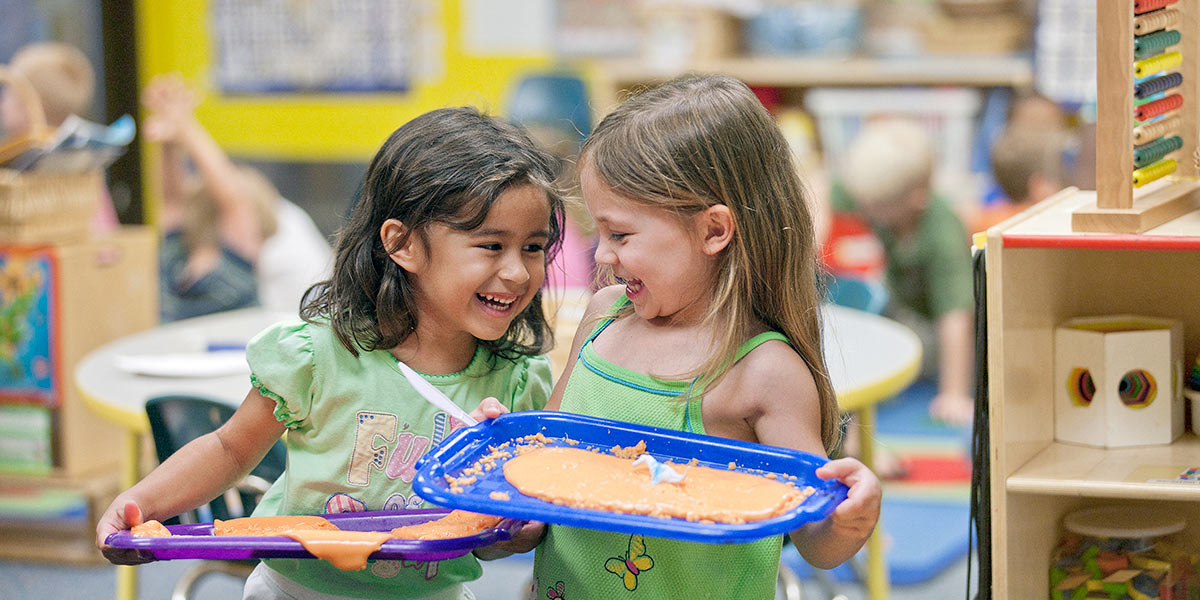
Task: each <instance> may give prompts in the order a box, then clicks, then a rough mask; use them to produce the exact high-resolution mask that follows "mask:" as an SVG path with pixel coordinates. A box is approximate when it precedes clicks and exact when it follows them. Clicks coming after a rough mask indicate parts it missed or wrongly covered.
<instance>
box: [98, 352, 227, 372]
mask: <svg viewBox="0 0 1200 600" xmlns="http://www.w3.org/2000/svg"><path fill="white" fill-rule="evenodd" d="M113 363H114V364H115V365H116V367H117V368H118V369H120V370H122V371H125V372H127V373H133V374H135V375H150V376H153V377H221V376H224V375H237V374H240V373H249V372H250V367H249V366H247V365H246V351H245V350H221V351H217V352H188V353H179V354H137V355H120V356H116V357H114V358H113Z"/></svg>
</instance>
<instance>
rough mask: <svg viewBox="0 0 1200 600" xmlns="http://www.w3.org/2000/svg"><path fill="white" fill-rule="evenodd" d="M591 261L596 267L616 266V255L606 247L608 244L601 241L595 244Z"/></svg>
mask: <svg viewBox="0 0 1200 600" xmlns="http://www.w3.org/2000/svg"><path fill="white" fill-rule="evenodd" d="M592 260H594V261H595V262H596V264H598V265H615V264H617V254H616V253H615V252H613V251H612V249H611V248H609V247H608V242H607V241H605V240H603V239H601V240H600V241H599V242H597V243H596V251H595V252H594V253H592Z"/></svg>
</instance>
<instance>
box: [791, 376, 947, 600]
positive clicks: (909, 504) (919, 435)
mask: <svg viewBox="0 0 1200 600" xmlns="http://www.w3.org/2000/svg"><path fill="white" fill-rule="evenodd" d="M936 390H937V386H936V383H934V382H931V381H925V380H919V381H917V382H915V383H913V385H911V386H910V387H909V388H908V389H906V390H904V391H903V392H901V393H900V394H899V395H897V396H896V397H895V398H892V399H890V400H888V401H886V402H883V403H881V404H880V405H879V406H878V407H877V409H876V414H877V418H876V444H877V446H879V447H881V448H883V449H885V450H887V451H889V452H891V453H893V454H895V455H896V456H897V457H898V458H900V459H901V460H903V461H909V462H910V465H911V466H910V468H912V470H913V471H914V472H919V473H916V474H919V475H920V477H917V478H911V477H910V478H908V479H904V478H902V479H898V480H888V481H884V486H883V488H884V491H883V509H882V516H881V517H880V526H881V527H882V528H883V532H884V534H885V538H884V539H885V542H884V547H885V550H886V562H887V566H888V576H889V578H890V580H891V582H892V583H893V584H895V585H911V584H916V583H921V582H924V581H927V580H929V579H931V578H933V577H934V576H936V575H938V574H939V573H941V572H942V571H944V570H945V569H946V568H948V567H950V566H951V565H953V564H955V563H956V562H957V561H959V560H960V559H962V558H963V557H964V556H966V554H967V552H968V550H969V549H970V535H969V532H970V504H969V487H970V472H969V467H968V466H967V465H969V462H967V461H968V458H967V457H968V456H969V448H970V441H971V428H970V426H963V427H954V426H950V425H947V424H945V423H942V422H939V421H935V420H933V419H932V418H930V417H929V401H930V400H931V399H932V398H933V396H934V394H935V393H936ZM947 457H957V461H958V463H953V461H946V460H945V459H946V458H947ZM943 464H944V465H946V468H950V466H951V465H952V464H957V465H958V467H957V468H955V469H952V473H948V474H947V475H948V476H947V478H945V479H939V478H938V477H936V475H937V474H936V473H930V472H929V465H935V466H936V465H943ZM917 467H920V468H917ZM860 558H862V559H863V561H864V562H863V564H864V565H865V558H866V556H865V551H864V552H862V553H860ZM783 560H784V562H785V563H787V564H788V565H789V566H791V567H792V570H794V571H795V572H796V573H797V574H798V575H799V576H800V577H801V578H803V579H810V578H812V576H813V570H812V567H811V566H809V565H808V564H807V563H805V562H804V559H802V558H801V557H800V554H799V553H798V552H796V549H795V548H794V547H792V546H791V545H790V544H789V545H787V546H785V547H784V552H783ZM831 574H832V578H833V579H834V580H836V581H840V582H849V581H858V578H857V576H856V575H855V573H854V570H853V569H852V568H851V567H850V566H849V565H842V566H840V567H838V568H836V569H833V570H832V572H831Z"/></svg>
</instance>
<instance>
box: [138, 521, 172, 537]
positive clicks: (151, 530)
mask: <svg viewBox="0 0 1200 600" xmlns="http://www.w3.org/2000/svg"><path fill="white" fill-rule="evenodd" d="M129 533H131V534H133V535H136V536H137V537H170V536H171V530H170V529H167V526H166V525H163V524H162V523H159V522H158V521H146V522H145V523H142V524H141V525H134V526H133V529H130V530H129Z"/></svg>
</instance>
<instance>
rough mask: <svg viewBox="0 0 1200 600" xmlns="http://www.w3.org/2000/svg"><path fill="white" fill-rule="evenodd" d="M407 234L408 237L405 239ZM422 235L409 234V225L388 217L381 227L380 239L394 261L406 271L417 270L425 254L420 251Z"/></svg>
mask: <svg viewBox="0 0 1200 600" xmlns="http://www.w3.org/2000/svg"><path fill="white" fill-rule="evenodd" d="M406 236H407V238H408V239H405V237H406ZM419 237H420V236H416V235H409V230H408V226H406V225H405V224H404V223H401V222H400V221H398V220H396V219H388V220H386V221H384V222H383V226H382V227H380V228H379V239H380V240H381V241H382V242H383V248H384V249H385V250H387V251H388V257H389V258H391V259H392V262H394V263H396V264H397V265H400V268H402V269H404V270H405V271H409V272H412V271H415V270H416V269H417V268H418V267H420V260H421V257H422V256H424V254H423V253H422V252H421V251H420V243H419V242H418V239H419Z"/></svg>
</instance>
